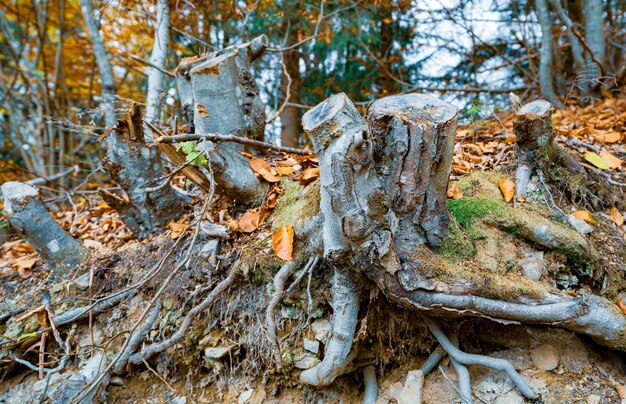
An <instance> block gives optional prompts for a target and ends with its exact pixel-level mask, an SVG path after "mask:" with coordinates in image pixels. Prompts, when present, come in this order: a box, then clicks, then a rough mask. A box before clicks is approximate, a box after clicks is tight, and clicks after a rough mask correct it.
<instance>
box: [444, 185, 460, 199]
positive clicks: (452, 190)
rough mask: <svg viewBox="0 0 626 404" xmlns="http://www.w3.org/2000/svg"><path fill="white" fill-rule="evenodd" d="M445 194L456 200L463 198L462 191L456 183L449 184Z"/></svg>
mask: <svg viewBox="0 0 626 404" xmlns="http://www.w3.org/2000/svg"><path fill="white" fill-rule="evenodd" d="M446 195H447V196H448V198H452V199H454V200H455V201H456V200H457V199H461V198H463V191H461V190H460V189H459V188H458V187H457V186H456V185H451V186H450V187H449V188H448V192H446Z"/></svg>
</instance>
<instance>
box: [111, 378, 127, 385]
mask: <svg viewBox="0 0 626 404" xmlns="http://www.w3.org/2000/svg"><path fill="white" fill-rule="evenodd" d="M109 383H110V384H112V385H114V386H123V385H124V379H122V378H121V377H119V376H113V377H111V380H109Z"/></svg>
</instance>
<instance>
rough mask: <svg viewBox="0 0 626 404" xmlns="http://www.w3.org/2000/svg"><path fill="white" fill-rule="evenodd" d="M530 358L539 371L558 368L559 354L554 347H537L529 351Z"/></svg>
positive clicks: (542, 345) (548, 345) (543, 345)
mask: <svg viewBox="0 0 626 404" xmlns="http://www.w3.org/2000/svg"><path fill="white" fill-rule="evenodd" d="M530 356H531V357H532V359H533V363H534V364H535V366H536V367H538V368H539V369H543V370H554V369H556V368H557V366H559V352H558V350H557V348H556V347H555V346H554V345H550V344H541V345H538V346H536V347H535V348H534V349H533V350H532V351H531V353H530Z"/></svg>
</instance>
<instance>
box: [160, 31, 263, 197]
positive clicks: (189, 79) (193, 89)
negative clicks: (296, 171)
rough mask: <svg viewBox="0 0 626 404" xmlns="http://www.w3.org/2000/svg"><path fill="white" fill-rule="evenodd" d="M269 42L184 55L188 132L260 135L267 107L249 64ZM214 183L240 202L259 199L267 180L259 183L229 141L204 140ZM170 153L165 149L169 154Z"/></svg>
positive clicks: (180, 71)
mask: <svg viewBox="0 0 626 404" xmlns="http://www.w3.org/2000/svg"><path fill="white" fill-rule="evenodd" d="M266 47H267V37H265V36H261V37H258V38H256V39H254V40H253V41H251V42H249V43H246V44H242V45H234V46H231V47H229V48H226V49H223V50H221V51H219V52H214V53H210V54H208V55H205V56H202V57H198V58H188V59H184V60H183V61H182V62H181V63H180V65H179V66H178V68H177V71H176V83H177V85H178V91H179V94H180V98H181V103H182V108H183V116H184V118H185V120H186V122H187V124H188V126H189V127H190V133H192V132H193V133H221V134H229V133H232V134H236V135H238V136H243V135H247V136H248V137H251V138H254V139H259V138H260V139H262V138H263V131H264V128H265V112H264V111H265V110H264V107H263V103H262V102H261V99H260V97H259V89H258V87H257V85H256V83H255V82H254V80H253V78H252V75H251V74H250V64H251V63H252V61H253V60H255V59H256V58H258V57H259V56H260V55H261V54H263V52H264V51H265V48H266ZM206 149H207V150H212V152H211V154H210V162H211V167H212V169H213V173H214V176H215V182H216V183H217V184H218V185H219V189H220V191H221V192H223V193H225V194H226V195H228V196H229V197H231V198H233V199H236V200H238V201H239V202H242V203H244V204H256V203H259V202H260V201H261V200H262V199H263V196H264V195H265V192H266V191H267V184H264V183H263V182H261V181H260V180H259V179H258V178H257V177H256V176H255V175H254V172H253V171H252V169H251V168H250V166H249V163H248V159H246V158H245V157H243V156H242V155H241V154H240V153H239V151H241V150H243V148H242V146H241V145H238V144H236V143H233V142H223V143H218V144H217V145H216V146H215V147H213V145H212V144H211V143H210V142H207V145H206ZM169 154H170V153H168V155H169Z"/></svg>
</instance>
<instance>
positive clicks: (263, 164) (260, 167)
mask: <svg viewBox="0 0 626 404" xmlns="http://www.w3.org/2000/svg"><path fill="white" fill-rule="evenodd" d="M250 167H251V168H252V171H254V172H255V173H257V174H259V175H260V176H261V177H263V179H265V181H267V182H278V181H280V178H278V177H277V176H275V175H274V174H272V171H271V167H270V165H269V163H268V162H267V161H265V160H261V159H257V158H253V159H252V160H250Z"/></svg>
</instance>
